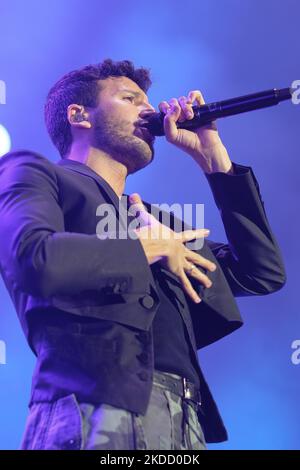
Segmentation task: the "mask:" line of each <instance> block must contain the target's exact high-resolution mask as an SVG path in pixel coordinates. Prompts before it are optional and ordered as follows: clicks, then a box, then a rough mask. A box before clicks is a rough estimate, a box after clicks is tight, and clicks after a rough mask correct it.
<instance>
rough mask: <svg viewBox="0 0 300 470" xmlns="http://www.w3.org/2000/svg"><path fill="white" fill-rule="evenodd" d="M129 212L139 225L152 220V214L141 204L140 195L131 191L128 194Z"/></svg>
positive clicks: (146, 223) (147, 223)
mask: <svg viewBox="0 0 300 470" xmlns="http://www.w3.org/2000/svg"><path fill="white" fill-rule="evenodd" d="M129 202H130V213H131V214H132V215H134V216H136V217H137V218H138V221H139V223H140V225H141V226H144V225H150V224H151V223H152V222H153V221H152V218H153V216H152V215H151V214H149V212H148V211H147V208H146V207H145V205H144V204H143V201H142V199H141V196H140V195H139V194H138V193H133V194H131V195H130V196H129Z"/></svg>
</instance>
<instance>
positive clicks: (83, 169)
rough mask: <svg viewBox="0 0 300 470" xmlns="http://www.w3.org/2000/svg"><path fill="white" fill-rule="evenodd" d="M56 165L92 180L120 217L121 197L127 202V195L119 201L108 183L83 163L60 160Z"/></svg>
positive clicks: (123, 203) (122, 202)
mask: <svg viewBox="0 0 300 470" xmlns="http://www.w3.org/2000/svg"><path fill="white" fill-rule="evenodd" d="M56 164H57V165H60V166H63V167H65V168H68V169H69V170H71V171H76V172H77V173H81V174H82V175H85V176H88V177H89V178H92V179H93V180H94V181H95V182H96V183H97V185H98V187H99V189H100V191H101V192H102V193H104V196H105V199H109V200H110V202H111V204H113V205H114V207H115V210H116V212H117V214H118V216H119V217H120V211H119V209H120V204H122V205H123V206H124V205H125V208H126V209H127V208H128V207H126V204H125V202H124V200H123V199H122V198H123V196H126V198H127V200H128V196H127V194H123V196H122V198H121V200H120V199H119V197H118V195H117V194H116V193H115V191H114V190H113V189H112V187H111V186H110V185H109V184H108V182H107V181H106V180H105V179H104V178H102V176H100V175H98V173H96V172H95V171H94V170H92V168H90V167H89V166H87V165H85V164H84V163H80V162H77V161H75V160H69V159H67V158H66V159H61V160H59V161H58V162H56Z"/></svg>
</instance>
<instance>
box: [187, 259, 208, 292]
mask: <svg viewBox="0 0 300 470" xmlns="http://www.w3.org/2000/svg"><path fill="white" fill-rule="evenodd" d="M185 270H186V271H187V273H188V275H189V276H191V277H193V278H194V279H196V280H197V281H199V282H200V283H201V284H203V285H204V286H205V287H207V288H209V287H211V286H212V282H211V280H210V279H209V277H207V276H206V274H204V273H202V272H201V271H200V270H199V269H197V268H196V267H195V268H194V269H193V270H191V268H190V264H189V265H186V267H185Z"/></svg>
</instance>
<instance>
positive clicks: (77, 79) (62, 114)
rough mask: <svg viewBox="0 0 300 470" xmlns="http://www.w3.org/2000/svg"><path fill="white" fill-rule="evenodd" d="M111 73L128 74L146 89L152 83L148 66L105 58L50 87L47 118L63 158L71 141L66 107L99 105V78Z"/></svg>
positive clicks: (51, 135) (48, 127)
mask: <svg viewBox="0 0 300 470" xmlns="http://www.w3.org/2000/svg"><path fill="white" fill-rule="evenodd" d="M108 77H128V78H130V79H131V80H132V81H134V82H135V83H136V84H137V85H138V86H139V87H140V88H141V89H142V90H143V91H144V92H145V93H147V91H148V89H149V87H150V86H151V83H152V82H151V79H150V71H149V69H146V68H144V67H141V68H135V67H134V65H133V63H132V62H131V61H129V60H122V61H119V62H114V61H112V60H111V59H106V60H104V61H103V62H101V63H99V64H92V65H87V66H86V67H83V68H81V69H78V70H73V71H72V72H69V73H68V74H66V75H64V76H63V77H62V78H61V79H60V80H59V81H58V82H56V83H55V85H53V87H52V88H51V89H50V91H49V93H48V95H47V99H46V103H45V110H44V111H45V122H46V127H47V130H48V133H49V135H50V138H51V140H52V142H53V144H54V145H55V147H57V149H58V151H59V153H60V155H61V157H62V158H64V157H65V156H66V154H67V153H68V151H69V149H70V147H71V144H72V134H71V128H70V124H69V122H68V119H67V107H68V106H69V105H70V104H72V103H76V104H79V105H82V106H88V107H91V108H94V107H96V106H97V105H98V96H99V91H100V84H99V82H98V80H104V79H106V78H108Z"/></svg>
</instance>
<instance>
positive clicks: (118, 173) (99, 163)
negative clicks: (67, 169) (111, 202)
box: [67, 146, 127, 197]
mask: <svg viewBox="0 0 300 470" xmlns="http://www.w3.org/2000/svg"><path fill="white" fill-rule="evenodd" d="M67 158H68V159H69V160H75V161H77V162H80V163H83V164H84V165H87V166H88V167H90V168H91V169H92V170H93V171H94V172H95V173H97V174H98V175H100V176H101V177H102V178H103V179H105V181H106V182H107V183H108V184H109V185H110V187H111V188H112V189H113V190H114V192H115V193H116V194H117V195H118V197H121V196H122V194H123V192H124V188H125V181H126V176H127V168H126V167H125V165H123V164H122V163H120V162H118V161H116V160H114V159H113V158H112V157H111V156H110V155H108V154H107V153H105V152H103V151H101V150H98V149H95V148H91V147H90V148H89V149H88V151H87V150H86V149H85V151H84V149H82V148H81V149H79V148H76V147H74V146H72V149H71V151H70V153H69V154H68V157H67Z"/></svg>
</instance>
